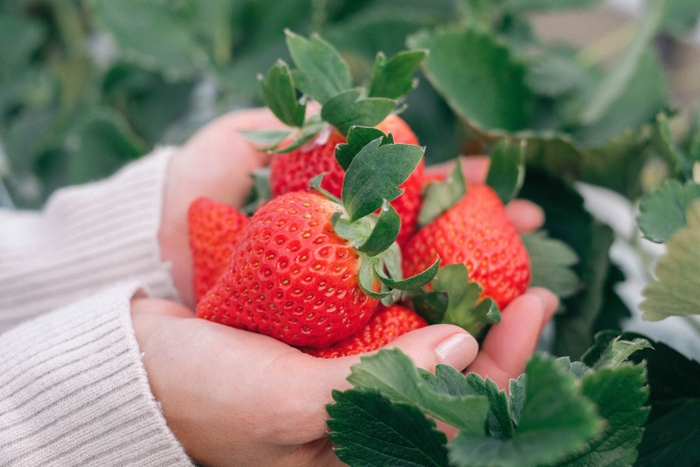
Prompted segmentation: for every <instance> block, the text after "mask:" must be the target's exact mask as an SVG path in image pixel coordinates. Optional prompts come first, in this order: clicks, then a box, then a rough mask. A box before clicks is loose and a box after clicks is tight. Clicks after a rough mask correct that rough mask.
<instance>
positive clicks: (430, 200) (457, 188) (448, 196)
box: [418, 159, 467, 227]
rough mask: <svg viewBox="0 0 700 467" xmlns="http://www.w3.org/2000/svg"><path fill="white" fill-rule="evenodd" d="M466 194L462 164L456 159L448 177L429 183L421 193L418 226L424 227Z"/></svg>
mask: <svg viewBox="0 0 700 467" xmlns="http://www.w3.org/2000/svg"><path fill="white" fill-rule="evenodd" d="M466 193H467V182H466V181H465V180H464V173H463V172H462V163H461V160H460V159H457V163H456V164H455V166H454V168H453V169H452V172H450V175H449V176H448V177H447V178H446V179H445V180H443V181H442V182H430V183H428V185H427V186H426V187H425V191H424V193H423V204H422V205H421V209H420V213H419V214H418V225H419V226H421V227H422V226H424V225H428V224H430V223H431V222H432V221H434V220H435V219H437V218H438V217H440V215H441V214H442V213H443V212H445V211H447V210H448V209H450V208H451V207H452V206H454V205H455V204H456V203H457V202H458V201H459V200H460V199H462V197H463V196H464V195H465V194H466Z"/></svg>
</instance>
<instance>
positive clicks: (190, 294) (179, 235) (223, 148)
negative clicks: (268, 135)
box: [158, 109, 284, 307]
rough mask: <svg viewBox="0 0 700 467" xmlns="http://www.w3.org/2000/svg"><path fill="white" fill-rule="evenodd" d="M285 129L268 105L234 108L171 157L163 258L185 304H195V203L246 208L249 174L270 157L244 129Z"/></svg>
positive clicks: (162, 223)
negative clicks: (191, 235)
mask: <svg viewBox="0 0 700 467" xmlns="http://www.w3.org/2000/svg"><path fill="white" fill-rule="evenodd" d="M280 127H284V125H282V124H281V123H280V122H279V121H278V120H277V119H276V118H275V117H274V115H272V113H271V112H270V111H268V110H267V109H249V110H243V111H239V112H233V113H230V114H228V115H225V116H223V117H221V118H219V119H217V120H215V121H213V122H212V123H210V124H209V125H207V126H205V127H204V128H202V129H201V130H199V131H198V132H197V133H196V134H195V135H194V136H193V137H192V138H191V139H190V140H189V141H188V142H187V143H185V145H184V146H182V147H181V148H180V149H179V150H178V151H177V153H176V154H175V155H174V156H173V157H172V159H171V161H170V164H169V166H168V172H167V179H166V184H165V191H164V197H163V215H162V221H161V228H160V232H159V236H158V240H159V243H160V248H161V256H162V258H163V260H165V261H170V262H171V263H172V275H173V281H174V283H175V287H176V288H177V290H178V292H179V293H180V297H181V298H182V300H183V302H184V303H185V304H186V305H188V306H190V307H192V306H194V289H193V282H192V280H193V279H192V255H191V253H190V248H189V239H188V231H187V209H188V208H189V206H190V203H192V201H194V200H195V199H196V198H198V197H200V196H207V197H209V198H212V199H214V200H217V201H221V202H224V203H227V204H229V205H231V206H235V207H242V206H243V203H244V202H245V199H246V196H247V195H248V192H249V190H250V187H251V183H252V181H251V179H250V174H251V173H253V172H255V171H256V170H258V169H260V168H262V167H265V166H266V165H267V164H268V163H269V158H270V156H269V155H268V154H266V153H263V152H259V151H257V150H256V149H255V147H254V146H252V145H251V144H250V143H249V142H248V141H247V140H246V139H245V138H243V136H241V134H240V133H239V131H240V130H251V129H273V128H280Z"/></svg>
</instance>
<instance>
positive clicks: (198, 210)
mask: <svg viewBox="0 0 700 467" xmlns="http://www.w3.org/2000/svg"><path fill="white" fill-rule="evenodd" d="M187 222H188V227H189V239H190V249H191V250H192V258H193V260H194V270H193V276H194V277H193V278H194V294H195V301H196V302H197V301H199V299H200V298H202V296H203V295H204V294H205V293H207V291H208V290H209V289H211V288H212V287H213V286H214V284H215V283H216V281H217V279H219V276H221V274H222V273H223V272H224V270H225V269H226V266H227V265H228V263H229V261H230V260H231V254H232V253H233V249H234V247H235V245H236V244H237V243H238V239H239V238H240V234H241V231H242V230H243V227H245V225H246V224H247V223H248V217H247V216H246V215H245V214H243V213H242V212H240V211H238V210H237V209H235V208H232V207H231V206H229V205H227V204H225V203H220V202H218V201H214V200H212V199H209V198H198V199H196V200H195V201H194V202H193V203H192V204H191V205H190V207H189V210H188V212H187Z"/></svg>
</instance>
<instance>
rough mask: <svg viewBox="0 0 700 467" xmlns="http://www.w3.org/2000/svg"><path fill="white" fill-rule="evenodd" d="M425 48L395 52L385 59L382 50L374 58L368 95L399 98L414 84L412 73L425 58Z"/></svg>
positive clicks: (409, 90)
mask: <svg viewBox="0 0 700 467" xmlns="http://www.w3.org/2000/svg"><path fill="white" fill-rule="evenodd" d="M425 55H426V51H425V50H409V51H404V52H400V53H398V54H396V55H395V56H393V57H392V58H391V59H389V60H388V61H387V59H386V57H385V56H384V54H383V53H382V52H379V53H378V54H377V58H376V59H375V60H374V72H373V73H372V81H371V83H370V86H369V92H368V95H369V97H385V98H387V99H399V98H400V97H403V96H405V95H406V94H408V93H409V92H411V90H413V88H414V87H415V86H416V82H415V80H413V79H412V76H413V74H414V73H415V72H416V70H417V69H418V67H419V66H420V64H421V62H422V61H423V58H425Z"/></svg>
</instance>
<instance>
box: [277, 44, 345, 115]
mask: <svg viewBox="0 0 700 467" xmlns="http://www.w3.org/2000/svg"><path fill="white" fill-rule="evenodd" d="M285 34H286V36H287V47H288V49H289V54H290V55H291V56H292V59H293V60H294V64H295V65H296V66H297V68H298V69H297V70H296V72H295V73H294V75H293V79H294V82H295V84H296V86H297V88H299V89H300V90H301V92H303V93H304V94H306V95H307V96H309V97H310V98H311V99H313V100H315V101H316V102H319V103H321V104H324V103H325V102H326V101H328V100H329V99H331V98H332V97H334V96H337V95H338V94H340V93H342V92H344V91H347V90H348V89H350V88H351V87H352V76H351V75H350V69H349V68H348V65H347V64H346V63H345V61H344V60H343V58H342V57H341V56H340V54H339V53H338V51H337V50H335V48H334V47H333V46H332V45H330V44H329V43H328V42H326V41H325V40H323V39H322V38H321V37H320V36H318V35H313V36H311V38H310V39H306V38H305V37H302V36H300V35H298V34H295V33H293V32H291V31H290V30H286V31H285Z"/></svg>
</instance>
